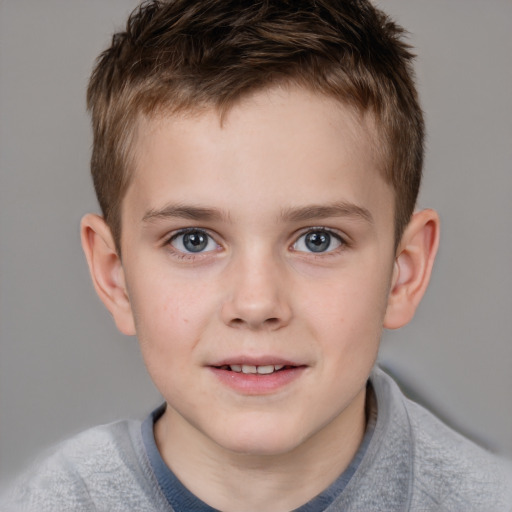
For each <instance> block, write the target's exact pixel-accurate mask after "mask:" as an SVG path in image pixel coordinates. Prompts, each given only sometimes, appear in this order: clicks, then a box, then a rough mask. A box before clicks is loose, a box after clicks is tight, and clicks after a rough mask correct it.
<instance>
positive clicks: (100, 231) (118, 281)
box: [80, 213, 135, 335]
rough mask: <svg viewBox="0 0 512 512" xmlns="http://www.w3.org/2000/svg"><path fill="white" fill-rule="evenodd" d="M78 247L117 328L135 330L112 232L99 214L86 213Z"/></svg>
mask: <svg viewBox="0 0 512 512" xmlns="http://www.w3.org/2000/svg"><path fill="white" fill-rule="evenodd" d="M80 234H81V239H82V248H83V250H84V253H85V257H86V258H87V263H88V265H89V271H90V273H91V278H92V282H93V284H94V288H95V290H96V293H97V294H98V296H99V297H100V299H101V300H102V302H103V304H105V307H106V308H107V309H108V310H109V311H110V314H111V315H112V316H113V318H114V321H115V323H116V325H117V328H118V329H119V330H120V331H121V332H122V333H123V334H127V335H134V334H135V323H134V320H133V313H132V308H131V304H130V298H129V295H128V290H127V288H126V282H125V277H124V270H123V266H122V264H121V259H120V257H119V255H118V254H117V250H116V245H115V243H114V238H113V236H112V232H111V231H110V228H109V227H108V225H107V223H106V222H105V220H104V219H103V217H100V216H99V215H94V214H92V213H89V214H87V215H85V216H84V217H83V219H82V222H81V224H80Z"/></svg>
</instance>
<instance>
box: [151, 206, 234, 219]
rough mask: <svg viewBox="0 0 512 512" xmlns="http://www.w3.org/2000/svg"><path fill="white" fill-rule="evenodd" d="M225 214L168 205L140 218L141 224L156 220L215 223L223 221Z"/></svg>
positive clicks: (214, 210)
mask: <svg viewBox="0 0 512 512" xmlns="http://www.w3.org/2000/svg"><path fill="white" fill-rule="evenodd" d="M226 217H227V215H226V214H224V213H223V212H221V211H220V210H217V209H215V208H205V207H202V206H192V205H182V204H170V205H167V206H164V207H163V208H161V209H158V210H155V209H151V210H149V211H147V212H146V213H145V214H144V217H142V221H143V222H151V221H154V220H158V219H171V218H178V219H189V220H198V221H215V220H221V219H225V218H226Z"/></svg>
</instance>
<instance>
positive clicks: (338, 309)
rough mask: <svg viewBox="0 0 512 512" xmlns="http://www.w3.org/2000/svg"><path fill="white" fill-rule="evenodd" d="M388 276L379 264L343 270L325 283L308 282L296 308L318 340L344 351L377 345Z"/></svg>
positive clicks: (385, 302) (383, 311)
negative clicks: (341, 347)
mask: <svg viewBox="0 0 512 512" xmlns="http://www.w3.org/2000/svg"><path fill="white" fill-rule="evenodd" d="M387 293H388V275H387V272H383V269H382V268H381V267H380V266H379V265H374V266H373V267H371V266H370V267H369V266H364V269H363V270H361V271H359V270H358V269H356V268H351V269H347V271H346V272H345V271H344V272H343V273H340V274H339V275H337V276H332V277H331V278H330V279H329V282H328V283H325V282H320V281H317V282H315V283H309V286H308V288H307V290H303V292H302V293H301V295H302V296H303V297H307V300H305V301H303V302H302V304H300V305H298V307H300V308H301V310H302V312H303V315H304V318H308V319H309V324H310V327H311V328H312V329H314V330H315V331H316V335H317V336H318V337H319V339H324V340H325V341H326V342H330V343H332V344H336V345H338V349H339V345H340V344H343V345H344V346H345V348H349V347H350V346H352V345H357V347H361V346H362V345H368V344H375V343H378V341H379V339H380V335H381V331H382V322H383V319H384V314H385V310H386V304H387Z"/></svg>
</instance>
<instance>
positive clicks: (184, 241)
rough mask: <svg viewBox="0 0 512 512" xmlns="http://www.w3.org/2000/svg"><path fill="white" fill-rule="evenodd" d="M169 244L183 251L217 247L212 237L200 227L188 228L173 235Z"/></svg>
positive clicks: (188, 251)
mask: <svg viewBox="0 0 512 512" xmlns="http://www.w3.org/2000/svg"><path fill="white" fill-rule="evenodd" d="M171 245H172V246H173V247H174V248H175V249H178V251H180V252H184V253H199V252H209V251H214V250H215V249H217V247H218V245H217V244H216V243H215V241H214V240H213V238H212V237H211V236H210V235H209V234H208V233H206V232H205V231H203V230H201V229H188V230H186V231H184V232H181V233H178V234H177V235H174V236H173V237H172V239H171Z"/></svg>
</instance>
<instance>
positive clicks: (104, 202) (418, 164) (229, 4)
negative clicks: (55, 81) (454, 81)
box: [87, 0, 424, 253]
mask: <svg viewBox="0 0 512 512" xmlns="http://www.w3.org/2000/svg"><path fill="white" fill-rule="evenodd" d="M404 36H405V31H404V30H403V29H402V28H401V27H400V26H398V25H397V24H395V23H394V22H393V21H392V20H391V19H390V18H389V17H388V16H387V15H385V14H384V13H383V12H382V11H380V10H378V9H376V8H375V7H374V6H372V4H371V3H370V2H369V1H366V0H258V1H254V2H250V3H248V2H243V1H241V0H209V1H208V2H204V1H203V0H152V1H146V2H144V3H143V4H141V5H140V6H139V7H138V8H137V9H135V10H134V11H133V12H132V14H131V15H130V17H129V19H128V22H127V25H126V28H125V30H124V31H122V32H118V33H116V34H114V36H113V38H112V43H111V46H110V47H109V48H108V49H107V50H105V51H104V52H103V53H102V54H101V55H100V56H99V58H98V60H97V62H96V66H95V68H94V71H93V74H92V76H91V79H90V82H89V87H88V91H87V106H88V109H89V111H90V112H91V115H92V126H93V152H92V159H91V172H92V176H93V181H94V187H95V190H96V195H97V197H98V201H99V204H100V207H101V210H102V213H103V216H104V217H105V220H106V222H107V224H108V225H109V226H110V228H111V230H112V233H113V237H114V240H115V243H116V247H117V249H118V251H119V253H120V238H121V203H122V200H123V197H124V195H125V193H126V190H127V188H128V186H129V184H130V180H131V176H132V174H133V160H134V158H133V157H134V153H133V152H134V147H135V140H136V130H137V125H138V120H139V119H140V117H141V116H143V117H147V118H150V119H151V118H152V117H153V116H155V115H157V114H158V113H165V114H174V113H178V112H183V111H198V110H201V109H202V108H211V107H214V108H216V109H218V111H219V113H220V115H221V116H223V115H224V114H225V113H226V111H227V110H228V109H229V108H231V107H232V106H233V105H235V104H236V103H237V101H239V100H240V99H241V98H243V97H247V96H248V95H250V94H251V93H254V92H256V91H258V90H261V89H263V88H266V87H272V86H275V85H282V84H292V85H298V86H301V87H305V88H307V89H309V90H311V91H313V92H315V93H319V94H324V95H327V96H329V97H332V98H335V99H336V100H338V101H340V102H343V103H345V104H348V105H349V106H352V107H354V108H355V109H356V110H358V111H360V112H361V113H362V114H366V113H370V114H372V115H373V116H374V119H375V126H376V129H377V133H378V139H379V140H378V141H377V147H378V148H379V149H380V153H381V154H382V173H383V176H384V178H385V180H386V181H387V182H388V183H390V184H391V185H392V187H393V189H394V191H395V241H396V243H398V241H399V240H400V237H401V234H402V232H403V229H404V228H405V226H406V225H407V223H408V222H409V220H410V217H411V215H412V212H413V210H414V207H415V204H416V199H417V195H418V191H419V186H420V181H421V173H422V166H423V153H424V149H423V140H424V123H423V115H422V111H421V108H420V106H419V103H418V97H417V92H416V89H415V85H414V73H413V69H412V60H413V58H414V55H413V54H412V53H411V51H410V47H409V45H408V44H407V43H405V42H404V40H403V39H404Z"/></svg>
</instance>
